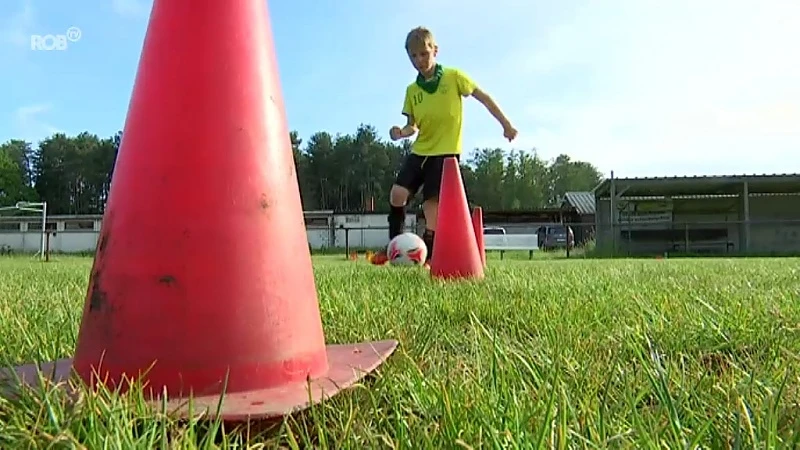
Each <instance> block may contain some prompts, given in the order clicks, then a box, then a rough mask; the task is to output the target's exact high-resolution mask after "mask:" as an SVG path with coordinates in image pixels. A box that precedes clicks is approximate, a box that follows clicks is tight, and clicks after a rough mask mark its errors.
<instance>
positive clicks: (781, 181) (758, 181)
mask: <svg viewBox="0 0 800 450" xmlns="http://www.w3.org/2000/svg"><path fill="white" fill-rule="evenodd" d="M613 181H614V185H615V188H616V193H617V195H624V196H626V197H655V196H679V195H680V196H695V195H724V194H736V195H738V194H740V193H741V192H742V191H743V187H744V183H747V187H748V192H749V193H751V194H790V193H800V173H795V174H772V175H769V174H765V175H714V176H684V177H652V178H615V179H614V180H613ZM611 182H612V180H611V179H609V178H607V179H605V180H603V181H602V182H600V184H598V185H597V187H595V188H594V191H593V193H594V196H595V198H599V197H608V196H610V195H611Z"/></svg>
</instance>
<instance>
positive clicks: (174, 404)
mask: <svg viewBox="0 0 800 450" xmlns="http://www.w3.org/2000/svg"><path fill="white" fill-rule="evenodd" d="M397 345H398V342H397V341H395V340H385V341H375V342H364V343H359V344H338V345H328V346H327V347H326V348H327V353H328V366H329V369H328V373H327V374H326V375H325V376H324V377H320V378H317V379H313V380H310V382H302V383H293V384H287V385H284V386H279V387H274V388H270V389H261V390H255V391H246V392H235V393H228V394H225V396H224V397H223V398H222V403H221V404H220V396H219V395H207V396H202V397H193V398H191V399H188V398H176V399H170V400H169V401H168V402H167V403H166V408H167V410H168V411H169V412H170V413H171V414H172V415H174V416H177V417H179V418H188V417H190V416H197V415H201V414H202V415H205V416H206V417H209V418H212V419H215V418H220V419H222V420H225V421H245V420H252V419H269V418H274V417H280V416H285V415H288V414H291V413H294V412H297V411H301V410H303V409H306V408H308V407H309V406H311V405H313V404H317V403H320V402H321V401H323V400H324V399H328V398H331V397H333V396H334V395H336V394H338V393H339V392H340V391H342V390H344V389H347V388H349V387H350V386H352V385H353V384H355V383H356V382H358V381H359V380H361V379H362V378H364V377H365V376H366V375H368V374H369V373H370V372H373V371H374V370H375V369H376V368H378V366H379V365H380V364H381V363H383V361H384V360H385V359H386V358H387V357H388V356H389V355H391V354H392V353H393V352H394V351H395V349H396V348H397ZM14 372H15V373H16V377H18V378H19V380H20V382H21V383H22V384H23V385H26V386H28V387H36V386H37V385H39V380H40V377H41V380H42V381H44V383H45V384H61V383H64V382H67V381H69V377H70V374H72V373H73V372H72V358H65V359H59V360H56V361H51V362H46V363H42V364H26V365H22V366H17V367H15V368H14ZM14 378H15V376H14V373H9V372H8V371H6V370H4V371H0V383H2V384H5V383H3V382H4V381H6V380H7V381H9V382H12V383H13V382H14ZM309 388H310V392H309ZM0 389H2V395H3V396H4V397H6V396H7V395H9V394H12V392H11V391H10V390H8V391H7V387H6V386H4V385H0ZM151 405H152V406H153V407H154V408H158V409H161V408H163V407H164V405H163V403H162V402H161V401H160V399H154V400H152V401H151Z"/></svg>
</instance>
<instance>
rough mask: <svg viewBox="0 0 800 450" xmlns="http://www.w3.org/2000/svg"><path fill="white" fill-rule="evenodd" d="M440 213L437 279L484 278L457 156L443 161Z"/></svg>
mask: <svg viewBox="0 0 800 450" xmlns="http://www.w3.org/2000/svg"><path fill="white" fill-rule="evenodd" d="M437 216H438V218H437V221H436V238H435V239H434V241H433V258H431V275H432V276H434V277H437V278H482V277H483V275H484V273H483V262H481V255H480V251H479V250H478V244H477V241H476V240H475V230H474V229H473V226H472V219H471V217H470V212H469V204H468V203H467V195H466V192H465V190H464V183H463V181H462V180H461V169H460V168H459V167H458V160H457V159H456V158H454V157H450V158H447V159H445V161H444V168H443V173H442V181H441V189H440V191H439V212H438V214H437Z"/></svg>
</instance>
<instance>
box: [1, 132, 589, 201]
mask: <svg viewBox="0 0 800 450" xmlns="http://www.w3.org/2000/svg"><path fill="white" fill-rule="evenodd" d="M121 140H122V133H121V132H118V133H116V134H115V135H114V136H111V137H107V138H100V137H98V136H97V135H95V134H91V133H89V132H83V133H80V134H78V135H76V136H67V135H65V134H62V133H56V134H53V135H51V136H49V137H47V138H45V139H43V140H42V141H40V142H39V143H38V144H36V145H34V144H32V143H30V142H27V141H24V140H20V139H12V140H9V141H7V142H5V143H3V144H1V145H0V206H10V205H14V204H15V203H16V202H19V201H31V202H40V201H46V202H47V205H48V212H49V213H50V214H76V215H77V214H102V213H103V208H104V205H105V202H106V199H107V197H108V191H109V188H110V186H111V179H112V176H113V172H114V163H115V161H116V157H117V152H118V150H119V147H120V142H121ZM290 140H291V143H292V152H293V154H294V161H295V165H296V167H297V173H298V180H299V188H300V194H301V197H302V199H303V208H304V209H305V210H335V211H350V212H356V211H378V212H382V211H386V210H387V209H388V197H389V189H390V188H391V185H392V182H393V181H394V178H395V175H396V172H397V170H398V168H399V167H400V163H401V161H402V159H403V158H404V157H405V155H407V154H408V153H409V152H410V150H411V141H410V140H404V141H401V142H399V143H395V142H391V141H385V140H382V139H380V138H379V136H378V133H377V132H376V130H375V128H374V127H373V126H371V125H360V126H359V127H358V129H357V130H356V131H355V133H352V134H331V133H329V132H325V131H320V132H317V133H314V134H313V135H311V136H310V137H309V138H308V141H307V142H303V140H302V139H300V138H299V134H298V133H297V132H296V131H292V132H291V133H290ZM461 170H462V174H463V176H464V184H465V188H466V189H467V192H468V194H469V197H470V201H471V202H472V203H474V204H477V205H480V206H481V207H483V209H484V210H485V211H493V210H495V211H496V210H506V211H507V210H531V209H536V208H542V207H547V206H556V205H557V204H558V203H559V202H560V201H561V198H562V197H563V195H564V193H566V192H569V191H587V190H591V189H592V188H593V187H594V186H595V185H597V183H598V182H600V180H601V178H602V175H601V174H600V172H599V171H598V170H597V168H596V167H595V166H593V165H592V164H591V163H588V162H584V161H575V160H572V159H571V158H570V157H569V156H568V155H563V154H562V155H559V156H558V157H556V158H554V159H552V160H544V159H542V158H541V157H540V156H539V155H538V153H537V151H536V149H531V150H529V151H519V150H513V151H504V150H502V149H489V148H483V149H475V150H474V151H472V152H468V153H467V154H465V155H464V158H463V159H462V161H461Z"/></svg>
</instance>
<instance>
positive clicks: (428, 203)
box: [422, 155, 460, 261]
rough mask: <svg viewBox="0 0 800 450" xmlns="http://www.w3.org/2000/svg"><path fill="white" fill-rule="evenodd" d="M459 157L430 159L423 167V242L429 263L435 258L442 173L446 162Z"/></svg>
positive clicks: (448, 156) (446, 156) (447, 156)
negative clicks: (434, 243)
mask: <svg viewBox="0 0 800 450" xmlns="http://www.w3.org/2000/svg"><path fill="white" fill-rule="evenodd" d="M450 157H455V158H456V159H460V158H459V155H445V156H435V157H430V158H428V160H427V161H426V162H425V165H424V166H423V172H424V184H423V187H422V198H423V203H422V210H423V212H424V214H425V232H424V233H423V235H422V240H423V241H425V245H426V246H427V247H428V261H430V260H431V258H432V257H433V242H434V240H435V238H436V224H437V221H438V216H439V189H440V188H441V184H442V171H443V169H444V160H445V159H446V158H450Z"/></svg>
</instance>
